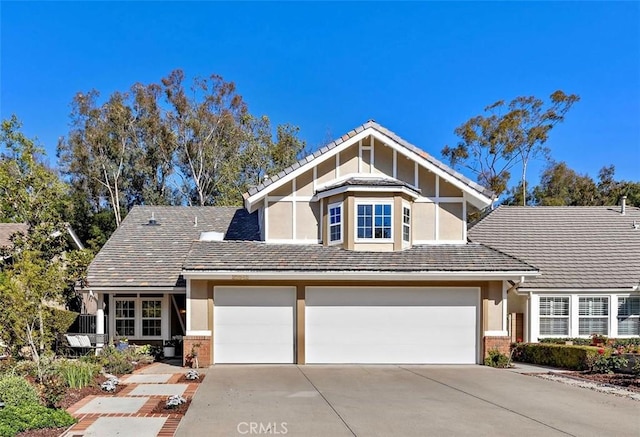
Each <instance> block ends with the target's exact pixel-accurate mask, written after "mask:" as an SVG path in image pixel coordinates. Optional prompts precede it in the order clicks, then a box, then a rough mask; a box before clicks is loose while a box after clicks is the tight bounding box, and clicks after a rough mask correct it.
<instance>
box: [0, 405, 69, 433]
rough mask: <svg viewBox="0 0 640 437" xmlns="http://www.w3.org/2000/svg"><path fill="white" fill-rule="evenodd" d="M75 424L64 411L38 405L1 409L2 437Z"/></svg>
mask: <svg viewBox="0 0 640 437" xmlns="http://www.w3.org/2000/svg"><path fill="white" fill-rule="evenodd" d="M75 422H76V420H75V419H74V418H73V417H71V415H70V414H69V413H67V412H66V411H64V410H53V409H50V408H46V407H43V406H42V405H37V404H27V405H20V406H9V407H5V408H3V409H0V437H13V436H14V435H16V434H18V433H19V432H22V431H27V430H30V429H40V428H60V427H63V426H70V425H72V424H74V423H75Z"/></svg>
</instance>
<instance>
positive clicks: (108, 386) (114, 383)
mask: <svg viewBox="0 0 640 437" xmlns="http://www.w3.org/2000/svg"><path fill="white" fill-rule="evenodd" d="M118 384H120V380H119V379H118V378H116V377H115V376H111V377H110V378H109V379H107V380H106V381H105V382H103V383H102V384H100V388H101V389H102V390H104V391H107V392H109V393H113V392H115V391H116V388H117V387H118Z"/></svg>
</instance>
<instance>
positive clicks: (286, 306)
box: [213, 287, 295, 363]
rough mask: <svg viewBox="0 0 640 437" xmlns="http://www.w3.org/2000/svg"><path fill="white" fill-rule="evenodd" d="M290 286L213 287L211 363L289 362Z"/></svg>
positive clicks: (292, 292)
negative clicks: (212, 354)
mask: <svg viewBox="0 0 640 437" xmlns="http://www.w3.org/2000/svg"><path fill="white" fill-rule="evenodd" d="M294 304H295V288H294V287H215V288H214V329H213V336H214V346H213V351H214V352H213V353H214V362H215V363H292V362H293V337H294V331H293V329H294V321H295V311H294Z"/></svg>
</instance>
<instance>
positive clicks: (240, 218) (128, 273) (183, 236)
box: [87, 206, 260, 288]
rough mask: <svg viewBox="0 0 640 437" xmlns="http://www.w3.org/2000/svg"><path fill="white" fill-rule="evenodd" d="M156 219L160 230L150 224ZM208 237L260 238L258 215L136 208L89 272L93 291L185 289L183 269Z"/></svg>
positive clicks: (222, 210)
mask: <svg viewBox="0 0 640 437" xmlns="http://www.w3.org/2000/svg"><path fill="white" fill-rule="evenodd" d="M152 213H153V215H154V217H155V219H156V222H157V223H158V225H157V226H150V225H149V224H148V222H149V219H150V218H151V215H152ZM196 217H197V225H196V224H195V223H196ZM206 231H216V232H223V233H225V239H227V240H238V239H242V240H252V239H259V238H260V230H259V228H258V219H257V214H255V213H254V214H248V213H247V212H246V210H244V209H241V208H240V209H239V208H236V207H181V206H136V207H134V208H133V209H132V210H131V211H130V212H129V214H128V215H127V217H126V218H125V219H124V220H123V221H122V223H121V224H120V227H119V228H118V229H117V230H116V231H115V232H114V233H113V235H112V236H111V238H110V239H109V241H107V243H106V244H105V245H104V247H103V248H102V249H101V250H100V252H99V253H98V255H96V257H95V259H94V260H93V262H92V263H91V265H90V266H89V271H88V275H87V280H88V283H89V287H150V288H152V287H176V286H177V287H182V286H184V279H183V278H182V277H181V271H182V264H183V262H184V260H185V257H186V256H187V253H188V252H189V248H190V247H191V244H192V243H193V241H195V240H197V239H198V238H199V237H200V232H206Z"/></svg>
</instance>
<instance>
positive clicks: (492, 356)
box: [484, 349, 509, 369]
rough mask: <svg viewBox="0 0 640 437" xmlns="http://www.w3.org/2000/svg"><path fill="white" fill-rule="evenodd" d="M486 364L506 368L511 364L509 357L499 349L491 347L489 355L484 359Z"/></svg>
mask: <svg viewBox="0 0 640 437" xmlns="http://www.w3.org/2000/svg"><path fill="white" fill-rule="evenodd" d="M484 365H485V366H491V367H498V368H501V369H504V368H505V367H508V366H509V357H508V356H506V355H505V354H503V353H501V352H500V351H499V350H498V349H491V350H490V351H489V356H488V357H487V358H485V359H484Z"/></svg>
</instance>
